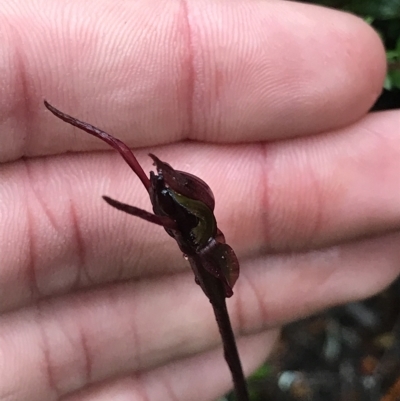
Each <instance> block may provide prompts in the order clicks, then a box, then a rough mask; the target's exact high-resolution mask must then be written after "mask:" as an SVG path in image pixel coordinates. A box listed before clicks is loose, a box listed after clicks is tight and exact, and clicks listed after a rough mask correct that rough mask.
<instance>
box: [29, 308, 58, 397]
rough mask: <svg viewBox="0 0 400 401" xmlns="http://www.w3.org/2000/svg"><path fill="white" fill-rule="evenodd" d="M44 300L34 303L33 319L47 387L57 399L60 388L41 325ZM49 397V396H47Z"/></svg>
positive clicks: (45, 335) (46, 338)
mask: <svg viewBox="0 0 400 401" xmlns="http://www.w3.org/2000/svg"><path fill="white" fill-rule="evenodd" d="M45 302H46V301H45V300H43V301H41V302H38V303H37V304H36V305H35V313H34V319H35V323H36V326H37V327H38V332H39V333H40V339H41V341H40V342H41V349H42V354H43V365H44V366H43V368H44V371H45V372H46V376H47V383H48V389H49V390H50V391H51V392H53V393H54V394H55V397H54V399H55V400H56V399H58V398H59V396H60V390H59V389H58V387H57V383H56V380H55V375H54V372H53V368H52V363H51V360H52V358H51V355H50V347H49V341H48V337H47V333H46V330H45V328H44V326H43V321H44V318H43V317H44V316H43V315H44V314H43V306H44V305H45ZM48 398H50V397H48Z"/></svg>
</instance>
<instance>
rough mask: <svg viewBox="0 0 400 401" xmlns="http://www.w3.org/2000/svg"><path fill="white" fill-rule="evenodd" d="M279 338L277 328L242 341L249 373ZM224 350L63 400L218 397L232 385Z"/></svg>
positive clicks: (179, 400) (166, 400) (167, 400)
mask: <svg viewBox="0 0 400 401" xmlns="http://www.w3.org/2000/svg"><path fill="white" fill-rule="evenodd" d="M276 337H277V331H276V330H270V331H269V332H267V333H261V334H257V335H254V336H249V338H240V339H239V340H238V348H239V352H240V354H241V355H242V363H243V369H244V371H245V373H246V374H249V373H250V372H252V371H253V370H254V369H255V368H256V367H257V366H259V365H260V364H261V363H262V362H263V361H264V359H265V358H266V356H267V354H268V353H269V352H270V349H271V346H272V344H273V343H274V341H275V339H276ZM221 355H222V349H220V348H218V349H217V350H213V351H209V352H207V353H205V354H200V355H195V356H193V357H190V358H186V359H184V360H179V361H174V362H171V363H169V364H168V365H166V366H162V367H160V368H158V369H154V370H150V371H147V372H143V373H140V374H135V375H133V376H128V377H124V378H121V379H116V380H113V381H112V382H111V383H110V382H108V383H106V384H100V385H98V386H92V387H91V388H88V389H87V390H86V391H82V392H79V393H78V394H75V395H72V396H69V397H68V396H67V397H65V399H64V398H63V401H78V400H79V401H103V400H104V401H108V400H110V399H113V398H118V397H120V398H121V399H125V398H126V399H130V400H142V399H143V398H145V399H146V400H148V401H153V400H154V401H158V400H160V399H162V400H163V401H184V400H188V401H189V400H194V399H195V400H196V401H202V400H216V399H217V398H218V397H220V396H222V395H223V394H225V393H227V392H228V390H230V389H231V388H232V384H231V380H232V379H231V377H230V375H229V372H228V368H227V367H226V363H225V361H224V360H223V358H221Z"/></svg>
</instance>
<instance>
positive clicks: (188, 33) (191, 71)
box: [180, 0, 197, 140]
mask: <svg viewBox="0 0 400 401" xmlns="http://www.w3.org/2000/svg"><path fill="white" fill-rule="evenodd" d="M188 1H189V0H180V3H181V7H180V8H181V11H182V20H183V24H182V31H183V35H184V36H185V37H186V38H187V39H186V53H187V60H186V62H185V64H186V69H187V76H188V79H187V95H186V104H187V106H186V107H187V123H188V132H187V134H186V135H184V137H182V138H181V140H184V139H190V137H191V135H192V132H193V128H194V126H193V118H194V95H195V93H194V88H195V83H196V79H197V77H196V71H195V68H194V52H195V49H194V46H193V38H192V35H193V30H192V27H191V17H190V14H189V4H188Z"/></svg>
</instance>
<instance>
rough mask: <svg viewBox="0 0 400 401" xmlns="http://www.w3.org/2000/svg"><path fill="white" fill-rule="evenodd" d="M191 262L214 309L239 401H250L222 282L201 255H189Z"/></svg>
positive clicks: (199, 282) (197, 279) (198, 280)
mask: <svg viewBox="0 0 400 401" xmlns="http://www.w3.org/2000/svg"><path fill="white" fill-rule="evenodd" d="M189 262H190V265H191V267H192V269H193V272H194V275H195V277H196V282H197V283H198V284H199V285H200V287H201V288H202V290H203V291H204V293H205V294H206V296H207V298H208V299H209V300H210V303H211V305H212V307H213V309H214V314H215V320H216V321H217V324H218V329H219V332H220V334H221V338H222V343H223V346H224V356H225V360H226V362H227V364H228V366H229V370H230V371H231V375H232V381H233V384H234V386H235V394H236V399H237V401H249V393H248V390H247V384H246V379H245V377H244V374H243V369H242V364H241V362H240V357H239V352H238V349H237V346H236V341H235V336H234V334H233V330H232V326H231V321H230V319H229V314H228V309H227V307H226V299H225V291H224V286H223V283H222V281H221V280H219V279H218V278H216V277H214V276H213V275H212V274H211V273H209V272H208V271H207V270H206V269H205V268H204V262H205V261H204V258H203V257H202V256H200V255H189Z"/></svg>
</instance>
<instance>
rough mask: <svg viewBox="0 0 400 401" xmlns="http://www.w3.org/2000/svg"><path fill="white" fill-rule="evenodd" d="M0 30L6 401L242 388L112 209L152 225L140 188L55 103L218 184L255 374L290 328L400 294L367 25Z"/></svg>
mask: <svg viewBox="0 0 400 401" xmlns="http://www.w3.org/2000/svg"><path fill="white" fill-rule="evenodd" d="M0 13H1V15H2V21H3V23H2V24H1V25H0V26H1V32H2V47H1V48H2V54H3V57H2V58H1V61H2V62H1V64H0V65H1V70H2V74H1V76H2V88H3V90H2V97H1V100H0V113H1V117H2V118H1V130H0V135H1V143H2V146H1V148H0V161H1V162H2V163H3V164H2V165H1V166H0V188H1V191H0V221H1V228H0V255H1V259H0V260H1V265H0V308H1V309H0V310H1V313H2V315H1V317H0V378H1V379H0V400H1V401H11V400H18V401H25V400H27V401H28V400H29V401H36V400H37V401H39V400H40V401H47V400H59V399H62V400H64V401H77V400H80V401H89V400H96V401H99V400H100V401H101V400H106V401H108V400H117V399H118V400H125V399H129V400H135V401H136V400H137V401H139V400H140V401H141V400H149V401H150V400H159V399H163V400H166V401H167V400H181V401H183V400H193V399H194V398H195V399H196V401H201V400H212V399H215V398H216V397H217V396H218V395H219V394H222V393H223V392H225V391H227V390H228V389H229V388H230V387H231V378H230V374H229V371H228V368H227V367H226V365H225V361H224V359H223V356H222V351H221V349H220V348H218V347H219V344H220V340H219V334H218V331H217V325H216V323H215V320H214V317H213V314H212V309H211V306H210V305H209V304H208V301H207V299H206V297H205V296H204V294H203V293H202V292H201V290H200V288H199V287H197V286H196V285H195V284H194V279H193V274H192V272H191V271H190V269H189V267H188V266H187V263H186V262H185V260H184V259H183V258H182V255H181V254H180V252H179V250H178V248H177V246H176V244H175V243H174V242H173V240H172V239H170V238H169V237H168V236H167V235H166V234H165V232H164V231H163V229H162V228H159V227H156V226H153V225H151V224H146V222H143V221H141V220H139V219H134V218H129V216H127V215H125V214H123V213H120V212H118V211H116V210H114V209H112V208H111V207H109V206H108V205H107V204H106V203H105V202H104V201H103V200H102V199H101V196H102V195H109V196H111V197H114V198H116V199H118V200H120V201H123V202H127V203H129V204H132V205H135V206H138V207H142V208H147V209H148V210H149V209H150V204H149V201H148V198H147V194H146V192H145V191H144V189H143V188H142V186H141V183H140V181H139V180H138V179H137V177H135V176H134V174H133V173H132V172H131V170H130V169H129V168H128V167H127V166H126V164H125V163H124V162H123V160H122V159H121V158H120V156H119V155H118V154H116V153H115V152H95V151H96V150H100V149H105V148H106V147H105V145H104V144H103V143H102V142H100V141H96V140H95V139H93V138H91V137H89V136H88V135H85V134H84V133H82V132H80V131H74V130H73V129H72V128H71V127H70V126H68V125H67V124H63V123H62V122H59V121H58V120H56V119H55V118H54V117H53V116H52V115H50V113H48V112H47V111H46V110H45V109H44V107H43V99H44V98H47V99H48V100H49V101H51V103H52V104H54V105H55V106H57V107H58V108H60V109H61V110H63V111H65V112H67V113H68V114H71V115H73V116H75V117H77V118H79V119H81V120H84V121H87V122H89V123H92V124H94V125H96V126H98V127H100V128H102V129H104V130H105V131H107V132H109V133H111V134H113V135H115V136H117V137H118V138H120V139H122V140H124V141H126V142H127V143H128V144H130V145H131V146H132V147H146V149H143V150H135V155H137V157H138V159H139V161H140V162H141V164H142V165H143V166H144V167H145V169H146V170H147V171H148V170H150V169H151V168H152V166H151V161H150V159H149V158H148V157H147V155H146V154H147V153H148V151H149V149H151V150H152V151H154V152H155V153H156V154H157V156H159V157H160V158H161V159H162V160H165V161H167V162H169V163H170V164H171V165H172V166H173V167H174V168H177V169H181V170H184V171H187V172H190V173H193V174H195V175H198V176H199V177H201V178H203V179H204V180H205V181H206V182H207V183H208V184H209V185H210V186H211V188H212V189H213V191H214V194H215V197H216V217H217V220H218V223H219V226H220V228H221V229H222V231H223V232H224V234H225V236H226V238H227V241H228V243H229V244H230V245H231V246H232V247H233V248H234V250H235V251H236V253H237V255H238V257H239V260H240V262H241V275H240V277H239V280H238V282H237V284H236V286H235V287H234V292H235V294H234V296H233V297H232V298H230V299H229V300H228V304H229V308H230V312H231V318H232V321H233V325H234V328H235V331H236V333H237V335H238V337H239V341H238V344H239V349H240V352H241V355H242V360H243V364H244V368H245V370H246V372H250V371H252V370H253V369H255V368H256V367H257V366H258V365H259V364H260V363H261V362H262V361H263V360H264V359H265V357H266V356H267V355H268V352H269V351H270V349H271V347H272V345H273V343H274V340H275V339H276V336H277V334H278V327H279V326H280V325H282V324H284V323H286V322H288V321H291V320H294V319H297V318H299V317H302V316H306V315H308V314H310V313H313V312H315V311H318V310H321V309H323V308H326V307H328V306H331V305H334V304H338V303H343V302H347V301H351V300H355V299H360V298H363V297H367V296H369V295H372V294H373V293H375V292H377V291H379V290H381V289H382V288H383V287H385V286H386V285H388V284H389V283H390V282H391V281H392V280H393V279H394V278H395V277H396V276H397V275H398V272H399V260H400V249H399V246H398V243H399V241H400V235H399V232H398V231H399V226H400V206H399V205H400V202H399V200H400V199H399V197H400V193H399V186H398V177H399V174H400V171H399V170H400V163H399V162H398V160H399V156H400V154H399V153H400V150H399V149H400V146H399V143H400V139H399V138H400V137H399V132H400V124H399V119H400V114H399V112H397V111H394V112H385V113H374V114H370V115H366V113H367V111H368V109H369V108H370V106H371V105H372V104H373V102H374V100H375V99H376V97H377V96H378V94H379V92H380V88H381V85H382V80H383V77H384V72H385V71H384V69H385V60H384V53H383V49H382V46H381V44H380V42H379V39H378V38H377V36H376V34H374V33H373V32H372V31H371V29H370V28H369V27H368V26H367V25H365V24H364V23H362V22H361V21H360V20H358V19H356V18H354V17H352V16H349V15H345V14H342V13H338V12H335V11H330V10H326V9H322V8H318V7H313V6H307V5H302V4H295V3H286V2H249V1H242V2H240V1H237V2H232V1H226V2H213V1H211V0H208V1H204V2H200V1H198V0H197V1H193V2H173V1H164V2H163V1H155V0H154V1H148V0H146V1H136V2H129V1H127V2H111V1H105V0H104V1H97V2H92V1H89V0H88V1H86V2H81V1H78V0H76V1H72V2H68V3H67V4H62V2H54V1H50V0H41V1H36V2H35V3H33V2H32V3H31V4H28V3H27V2H22V1H21V0H19V1H17V0H14V1H13V2H7V3H5V4H2V6H1V9H0ZM187 139H192V140H195V141H191V142H189V141H186V140H187ZM277 140H279V141H277ZM156 146H157V148H156V149H155V147H156ZM68 151H74V152H77V153H67V152H68ZM81 151H82V152H81ZM83 151H84V152H83Z"/></svg>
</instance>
